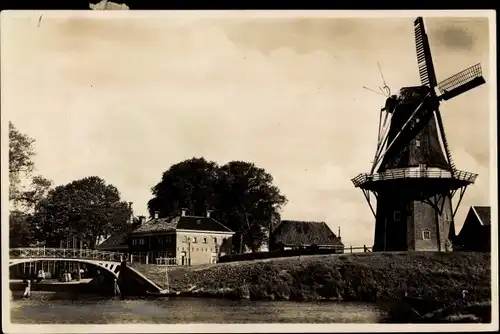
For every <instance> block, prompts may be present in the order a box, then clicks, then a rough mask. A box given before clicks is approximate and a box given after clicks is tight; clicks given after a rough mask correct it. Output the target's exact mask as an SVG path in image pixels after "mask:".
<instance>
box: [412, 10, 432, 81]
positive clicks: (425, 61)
mask: <svg viewBox="0 0 500 334" xmlns="http://www.w3.org/2000/svg"><path fill="white" fill-rule="evenodd" d="M414 26H415V46H416V47H417V62H418V72H419V74H420V82H421V83H422V85H426V86H429V87H431V88H434V87H436V84H437V80H436V73H435V72H434V64H433V63H432V56H431V50H430V47H429V40H428V38H427V34H426V32H425V27H424V20H423V19H422V18H421V17H418V18H417V19H416V20H415V22H414Z"/></svg>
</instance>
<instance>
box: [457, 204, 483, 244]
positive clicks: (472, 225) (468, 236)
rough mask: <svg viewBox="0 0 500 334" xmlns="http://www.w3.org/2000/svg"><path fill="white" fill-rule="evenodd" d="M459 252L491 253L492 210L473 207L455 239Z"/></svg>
mask: <svg viewBox="0 0 500 334" xmlns="http://www.w3.org/2000/svg"><path fill="white" fill-rule="evenodd" d="M455 244H456V246H455V248H456V249H457V250H463V251H471V252H490V251H491V208H490V207H489V206H471V208H470V209H469V213H468V214H467V217H466V218H465V221H464V225H463V226H462V229H461V230H460V233H459V234H458V235H457V237H456V239H455Z"/></svg>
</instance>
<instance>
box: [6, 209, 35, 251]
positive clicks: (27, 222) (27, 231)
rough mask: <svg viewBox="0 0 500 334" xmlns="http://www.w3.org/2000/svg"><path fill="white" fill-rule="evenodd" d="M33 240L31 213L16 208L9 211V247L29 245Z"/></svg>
mask: <svg viewBox="0 0 500 334" xmlns="http://www.w3.org/2000/svg"><path fill="white" fill-rule="evenodd" d="M35 242H36V238H35V231H34V230H33V228H32V225H31V215H29V214H25V213H23V212H21V211H17V210H14V211H11V212H10V215H9V247H10V248H16V247H29V246H31V245H32V244H34V243H35Z"/></svg>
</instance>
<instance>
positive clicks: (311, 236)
mask: <svg viewBox="0 0 500 334" xmlns="http://www.w3.org/2000/svg"><path fill="white" fill-rule="evenodd" d="M272 239H273V241H274V243H281V244H284V245H339V246H340V245H343V244H342V242H341V241H340V239H339V238H338V237H337V236H336V235H335V233H333V232H332V230H331V229H330V228H329V227H328V225H327V224H326V223H325V222H312V221H295V220H282V221H281V224H280V225H278V226H277V227H276V228H275V229H274V231H273V233H272Z"/></svg>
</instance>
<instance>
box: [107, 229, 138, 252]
mask: <svg viewBox="0 0 500 334" xmlns="http://www.w3.org/2000/svg"><path fill="white" fill-rule="evenodd" d="M137 226H138V225H137V224H133V225H127V226H126V227H124V228H123V229H121V230H120V231H118V232H116V233H114V234H112V235H111V236H110V237H109V238H107V239H106V240H104V241H103V242H102V243H101V244H100V245H98V246H97V249H101V250H106V249H118V248H127V247H128V245H127V237H128V235H129V233H130V232H132V231H133V230H134V229H136V228H137Z"/></svg>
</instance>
